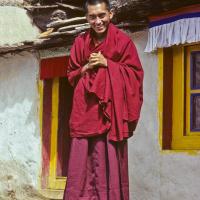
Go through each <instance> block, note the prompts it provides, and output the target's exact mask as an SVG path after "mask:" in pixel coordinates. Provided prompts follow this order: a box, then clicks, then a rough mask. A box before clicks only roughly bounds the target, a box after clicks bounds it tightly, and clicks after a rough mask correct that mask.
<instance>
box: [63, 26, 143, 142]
mask: <svg viewBox="0 0 200 200" xmlns="http://www.w3.org/2000/svg"><path fill="white" fill-rule="evenodd" d="M99 51H101V53H102V54H103V55H104V57H105V58H106V59H107V63H108V66H107V67H99V68H97V69H93V70H90V71H88V72H86V73H85V74H84V75H83V76H81V68H82V67H83V66H84V65H85V64H87V63H88V60H89V57H90V54H91V53H94V52H96V53H97V52H99ZM67 74H68V80H69V82H70V84H71V85H72V86H73V87H74V97H73V106H72V113H71V117H70V134H71V137H90V136H94V135H99V134H103V133H105V132H107V133H108V134H109V135H108V136H109V139H110V140H113V141H121V140H123V139H126V138H129V137H130V136H132V134H133V131H134V129H135V126H136V124H137V121H138V119H139V116H140V110H141V105H142V101H143V88H142V82H143V69H142V66H141V63H140V60H139V57H138V54H137V50H136V48H135V45H134V44H133V42H132V40H131V39H130V38H129V37H128V36H127V35H126V34H125V33H124V32H122V31H121V30H119V29H118V28H117V27H115V26H114V25H113V24H112V23H110V24H109V27H108V31H107V36H106V38H105V39H104V41H103V42H102V43H101V44H99V45H98V46H96V47H95V45H94V43H93V32H92V30H89V31H87V32H86V33H84V34H81V35H79V36H78V37H77V38H76V39H75V42H74V44H73V46H72V48H71V53H70V58H69V66H68V69H67Z"/></svg>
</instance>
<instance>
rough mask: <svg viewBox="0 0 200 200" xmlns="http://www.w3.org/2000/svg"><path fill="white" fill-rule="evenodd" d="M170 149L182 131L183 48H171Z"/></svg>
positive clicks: (174, 146) (175, 147) (181, 134)
mask: <svg viewBox="0 0 200 200" xmlns="http://www.w3.org/2000/svg"><path fill="white" fill-rule="evenodd" d="M172 122H173V123H172V149H177V143H176V141H177V140H179V138H181V137H182V136H183V132H184V48H183V47H174V48H173V104H172Z"/></svg>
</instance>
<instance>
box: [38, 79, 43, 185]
mask: <svg viewBox="0 0 200 200" xmlns="http://www.w3.org/2000/svg"><path fill="white" fill-rule="evenodd" d="M37 85H38V93H39V108H38V114H39V126H40V144H41V145H42V128H43V95H44V94H43V93H44V83H43V81H42V80H38V81H37ZM41 157H42V146H41ZM41 166H42V165H41ZM41 177H42V167H41V168H40V176H39V177H38V188H41V187H42V186H41V185H42V184H41V183H42V179H41Z"/></svg>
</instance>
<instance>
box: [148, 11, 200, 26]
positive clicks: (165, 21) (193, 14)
mask: <svg viewBox="0 0 200 200" xmlns="http://www.w3.org/2000/svg"><path fill="white" fill-rule="evenodd" d="M194 17H200V12H197V13H187V14H182V15H178V16H173V17H168V18H165V19H161V20H158V21H153V22H150V23H149V28H152V27H155V26H160V25H163V24H168V23H171V22H174V21H177V20H180V19H184V18H194Z"/></svg>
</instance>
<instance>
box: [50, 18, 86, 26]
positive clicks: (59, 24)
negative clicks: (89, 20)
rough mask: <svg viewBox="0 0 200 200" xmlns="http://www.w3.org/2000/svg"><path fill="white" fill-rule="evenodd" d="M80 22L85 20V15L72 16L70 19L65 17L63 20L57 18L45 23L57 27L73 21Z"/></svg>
mask: <svg viewBox="0 0 200 200" xmlns="http://www.w3.org/2000/svg"><path fill="white" fill-rule="evenodd" d="M80 22H86V17H74V18H71V19H65V20H58V21H55V22H51V23H49V24H47V27H48V28H57V27H60V26H65V25H69V24H73V23H80Z"/></svg>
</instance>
